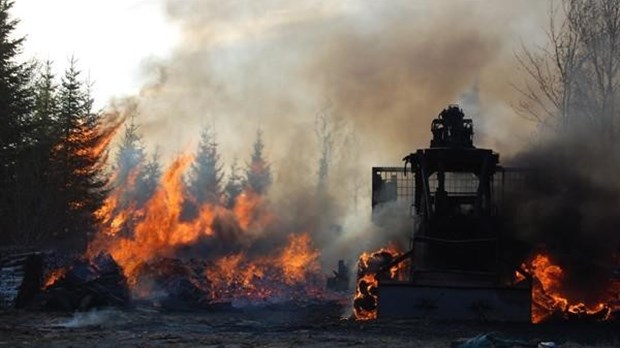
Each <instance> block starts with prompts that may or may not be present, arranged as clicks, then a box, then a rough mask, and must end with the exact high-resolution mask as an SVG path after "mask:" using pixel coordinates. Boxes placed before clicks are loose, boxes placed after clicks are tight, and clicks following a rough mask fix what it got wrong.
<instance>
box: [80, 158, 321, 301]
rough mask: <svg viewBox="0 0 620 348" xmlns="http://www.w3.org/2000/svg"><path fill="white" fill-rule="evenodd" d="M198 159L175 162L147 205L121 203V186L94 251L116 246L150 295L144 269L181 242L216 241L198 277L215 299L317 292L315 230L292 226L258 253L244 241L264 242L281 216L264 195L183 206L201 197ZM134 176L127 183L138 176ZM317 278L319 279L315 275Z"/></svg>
mask: <svg viewBox="0 0 620 348" xmlns="http://www.w3.org/2000/svg"><path fill="white" fill-rule="evenodd" d="M192 160H193V159H192V157H191V156H180V157H178V158H177V159H176V160H175V161H173V163H172V164H171V165H170V166H169V167H168V168H167V169H166V171H165V173H164V174H163V176H162V178H161V181H160V184H159V186H158V188H157V190H156V191H155V193H154V194H153V196H152V197H151V198H150V199H148V201H147V202H146V203H145V204H144V206H143V207H126V208H123V207H121V205H120V204H119V201H120V197H121V196H122V194H123V189H127V188H126V187H120V188H115V189H114V190H113V191H112V192H111V194H110V196H109V197H108V199H107V201H106V203H105V205H104V206H103V207H102V208H101V209H100V210H99V211H98V212H97V214H98V216H99V217H100V218H101V221H102V228H101V233H100V234H99V235H98V236H97V238H96V239H95V240H94V241H93V242H92V243H91V244H90V246H89V251H88V255H89V256H90V257H92V256H95V255H96V254H98V253H100V252H108V253H110V254H111V255H112V257H113V258H114V260H115V261H116V262H117V263H118V264H119V265H120V267H121V268H122V270H123V273H124V275H125V276H126V277H127V280H128V283H129V285H130V286H131V287H133V288H134V289H135V290H136V291H137V292H139V293H141V294H143V295H148V289H147V290H145V286H140V284H139V283H140V281H141V276H142V275H143V273H144V272H145V269H149V267H146V268H145V266H147V265H149V264H157V262H158V260H160V259H161V258H166V257H174V256H175V254H176V253H177V251H178V250H179V248H181V247H184V246H191V245H196V244H197V243H200V242H201V241H202V242H204V241H214V240H215V241H217V242H218V243H219V244H217V245H220V244H221V245H222V246H221V247H218V250H216V253H217V254H216V255H208V254H205V255H203V256H204V260H206V261H207V263H206V266H205V267H204V271H203V273H202V274H203V277H204V279H202V280H197V279H194V280H193V283H194V285H196V286H197V287H200V288H202V290H204V291H205V292H206V293H208V294H209V295H210V296H211V300H212V301H220V300H233V299H235V298H247V299H265V298H268V297H274V296H275V297H278V296H282V294H283V293H284V292H286V291H297V290H300V291H302V292H303V293H306V294H308V293H313V292H316V291H317V289H316V284H318V283H320V282H322V279H321V280H320V281H319V279H318V278H320V277H319V275H320V266H319V262H318V258H319V252H318V251H317V250H316V249H314V247H313V246H312V239H311V237H310V234H308V233H290V234H289V235H288V239H286V240H282V238H273V241H272V242H269V244H272V246H271V247H263V248H262V249H261V248H258V249H259V251H258V252H257V251H256V250H254V249H252V250H247V249H248V248H244V247H242V246H243V245H246V246H247V245H251V244H252V243H253V242H254V241H255V240H258V239H260V238H263V242H265V240H269V231H267V232H264V230H268V229H269V228H270V227H272V226H273V225H274V224H276V223H277V217H276V216H275V215H274V214H273V213H271V212H270V211H269V209H268V206H267V204H266V203H265V202H264V201H263V198H262V197H261V196H260V195H258V194H256V193H254V192H252V191H251V190H246V191H244V192H243V193H242V194H241V195H240V196H239V197H237V199H236V202H235V205H234V206H233V207H232V208H230V209H228V208H225V207H224V206H222V205H219V204H210V203H205V204H202V205H200V206H197V207H196V210H197V211H196V212H195V213H192V214H188V213H187V212H186V211H184V207H185V206H186V203H189V204H195V200H193V199H192V198H191V197H190V196H188V193H187V192H186V184H185V182H184V174H185V172H186V170H187V169H188V168H189V166H190V165H191V163H192ZM127 181H128V185H131V182H135V180H127ZM136 217H138V218H137V219H136ZM128 219H132V220H131V221H132V226H131V233H128V234H120V233H119V229H120V226H122V225H123V224H124V223H125V222H126V221H128ZM222 221H225V223H226V224H228V225H230V226H232V227H230V226H228V225H227V226H228V228H229V229H231V230H232V231H233V232H230V231H228V232H223V231H222V230H221V229H222V228H221V226H220V225H221V224H222ZM265 233H266V234H265ZM263 234H264V235H263ZM226 243H229V244H230V245H231V247H230V248H228V247H227V246H226V245H227V244H226ZM240 245H241V247H240ZM221 249H224V250H221ZM228 249H229V251H228V252H226V250H228ZM250 249H251V248H250ZM172 268H174V267H172ZM313 278H314V280H317V281H316V282H313V281H312V280H313ZM146 288H148V287H146ZM284 288H286V289H284ZM145 291H146V293H145Z"/></svg>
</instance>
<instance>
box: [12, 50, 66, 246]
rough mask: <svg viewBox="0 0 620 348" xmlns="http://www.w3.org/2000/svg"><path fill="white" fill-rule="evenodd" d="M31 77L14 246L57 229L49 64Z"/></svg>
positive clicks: (54, 100)
mask: <svg viewBox="0 0 620 348" xmlns="http://www.w3.org/2000/svg"><path fill="white" fill-rule="evenodd" d="M38 68H39V69H37V71H36V75H35V76H34V88H33V94H34V110H33V114H32V118H31V119H30V120H29V122H28V123H29V126H28V129H27V131H26V132H25V133H24V134H23V136H24V137H27V138H29V140H28V141H27V143H28V146H27V147H26V148H25V149H24V152H23V153H22V155H21V156H20V158H19V161H18V162H17V168H18V170H17V173H18V176H17V177H18V178H19V179H20V180H19V182H18V183H17V184H18V186H17V187H16V189H17V192H18V197H19V201H20V202H19V204H18V205H17V208H18V209H17V217H18V219H17V221H18V222H19V223H18V231H19V233H18V234H17V236H18V237H19V239H18V240H15V241H14V242H17V243H18V244H36V243H41V242H45V241H46V240H47V239H48V238H49V237H50V236H52V234H53V232H54V231H56V230H57V229H58V228H59V226H58V221H57V220H58V219H57V216H58V214H59V206H58V205H56V204H51V202H54V200H55V195H56V188H57V187H58V185H59V184H60V183H59V182H58V181H57V180H55V178H54V176H53V175H51V169H50V155H51V153H52V149H53V147H54V145H55V144H56V143H57V141H58V96H57V85H56V83H55V76H54V74H53V73H52V63H51V62H50V61H47V62H45V63H44V64H39V65H38Z"/></svg>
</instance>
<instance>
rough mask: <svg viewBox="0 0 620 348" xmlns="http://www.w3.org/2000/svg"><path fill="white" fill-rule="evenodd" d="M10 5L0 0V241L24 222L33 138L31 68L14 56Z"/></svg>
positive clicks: (16, 42) (17, 41) (16, 43)
mask: <svg viewBox="0 0 620 348" xmlns="http://www.w3.org/2000/svg"><path fill="white" fill-rule="evenodd" d="M12 7H13V1H8V0H0V124H1V125H2V126H1V127H0V237H2V238H0V239H1V240H2V241H1V242H0V243H7V242H13V241H14V240H15V238H14V237H16V236H19V234H20V232H19V226H20V225H22V223H23V222H24V221H23V218H22V217H25V215H26V214H24V212H23V210H25V209H26V207H25V206H24V204H23V203H24V202H23V197H22V196H20V194H21V193H20V191H19V190H20V189H21V188H23V187H26V186H27V182H26V181H27V180H28V179H30V177H29V173H28V172H27V171H25V168H26V167H27V163H25V162H26V161H28V160H29V159H28V157H27V156H28V155H29V154H30V151H31V149H30V145H31V144H32V142H33V138H34V137H33V136H32V135H30V134H26V132H28V131H29V128H30V124H29V122H30V119H31V116H32V109H33V93H32V85H31V81H32V71H33V69H32V64H29V63H23V62H19V61H18V59H17V57H18V55H19V53H20V51H21V48H22V44H23V41H24V39H23V38H13V37H12V35H13V32H14V30H15V26H16V25H17V23H18V21H17V20H15V19H12V18H11V16H10V13H9V12H10V10H11V8H12ZM20 161H21V164H19V163H20ZM22 174H28V177H26V176H24V175H22Z"/></svg>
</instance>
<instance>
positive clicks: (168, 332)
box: [0, 304, 620, 348]
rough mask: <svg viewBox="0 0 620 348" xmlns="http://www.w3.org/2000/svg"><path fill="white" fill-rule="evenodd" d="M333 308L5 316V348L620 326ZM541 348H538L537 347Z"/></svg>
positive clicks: (571, 341) (422, 337)
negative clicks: (369, 314) (356, 316)
mask: <svg viewBox="0 0 620 348" xmlns="http://www.w3.org/2000/svg"><path fill="white" fill-rule="evenodd" d="M341 313H342V308H341V307H339V306H336V305H331V304H330V305H326V304H319V305H316V304H315V305H306V306H299V305H296V306H283V305H278V306H267V307H261V308H256V307H255V308H245V309H235V310H233V309H225V310H210V311H206V310H199V311H198V310H195V311H187V310H186V311H179V310H177V311H170V310H162V309H157V308H153V307H140V306H137V307H135V308H133V309H126V310H119V309H107V310H100V311H95V312H86V313H78V314H71V313H52V312H41V311H9V312H0V347H111V346H113V347H264V346H267V347H345V346H361V347H365V346H367V347H379V348H384V347H450V343H451V342H452V341H453V340H455V339H458V338H460V337H473V336H476V335H478V334H481V333H488V332H495V333H496V335H497V336H500V337H504V338H511V339H518V340H522V341H529V342H538V341H554V342H556V343H557V344H559V346H561V347H590V346H596V347H618V346H620V325H618V323H583V322H582V323H556V324H546V325H529V324H497V323H495V324H493V323H455V322H428V321H423V320H376V321H370V322H358V321H355V320H343V319H341ZM535 346H536V345H534V347H535Z"/></svg>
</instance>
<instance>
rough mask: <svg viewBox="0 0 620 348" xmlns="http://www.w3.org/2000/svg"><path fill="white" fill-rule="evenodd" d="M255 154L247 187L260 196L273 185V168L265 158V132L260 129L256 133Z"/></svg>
mask: <svg viewBox="0 0 620 348" xmlns="http://www.w3.org/2000/svg"><path fill="white" fill-rule="evenodd" d="M253 147H254V152H252V157H251V158H250V163H249V164H248V168H247V170H246V182H245V184H246V186H247V187H248V188H249V189H251V190H252V191H254V192H255V193H258V194H260V195H262V194H264V193H266V192H267V189H268V188H269V186H270V185H271V166H270V165H269V163H267V161H265V159H264V158H263V150H264V148H265V144H264V143H263V132H262V131H261V130H260V129H259V130H258V131H257V132H256V141H254V146H253Z"/></svg>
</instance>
